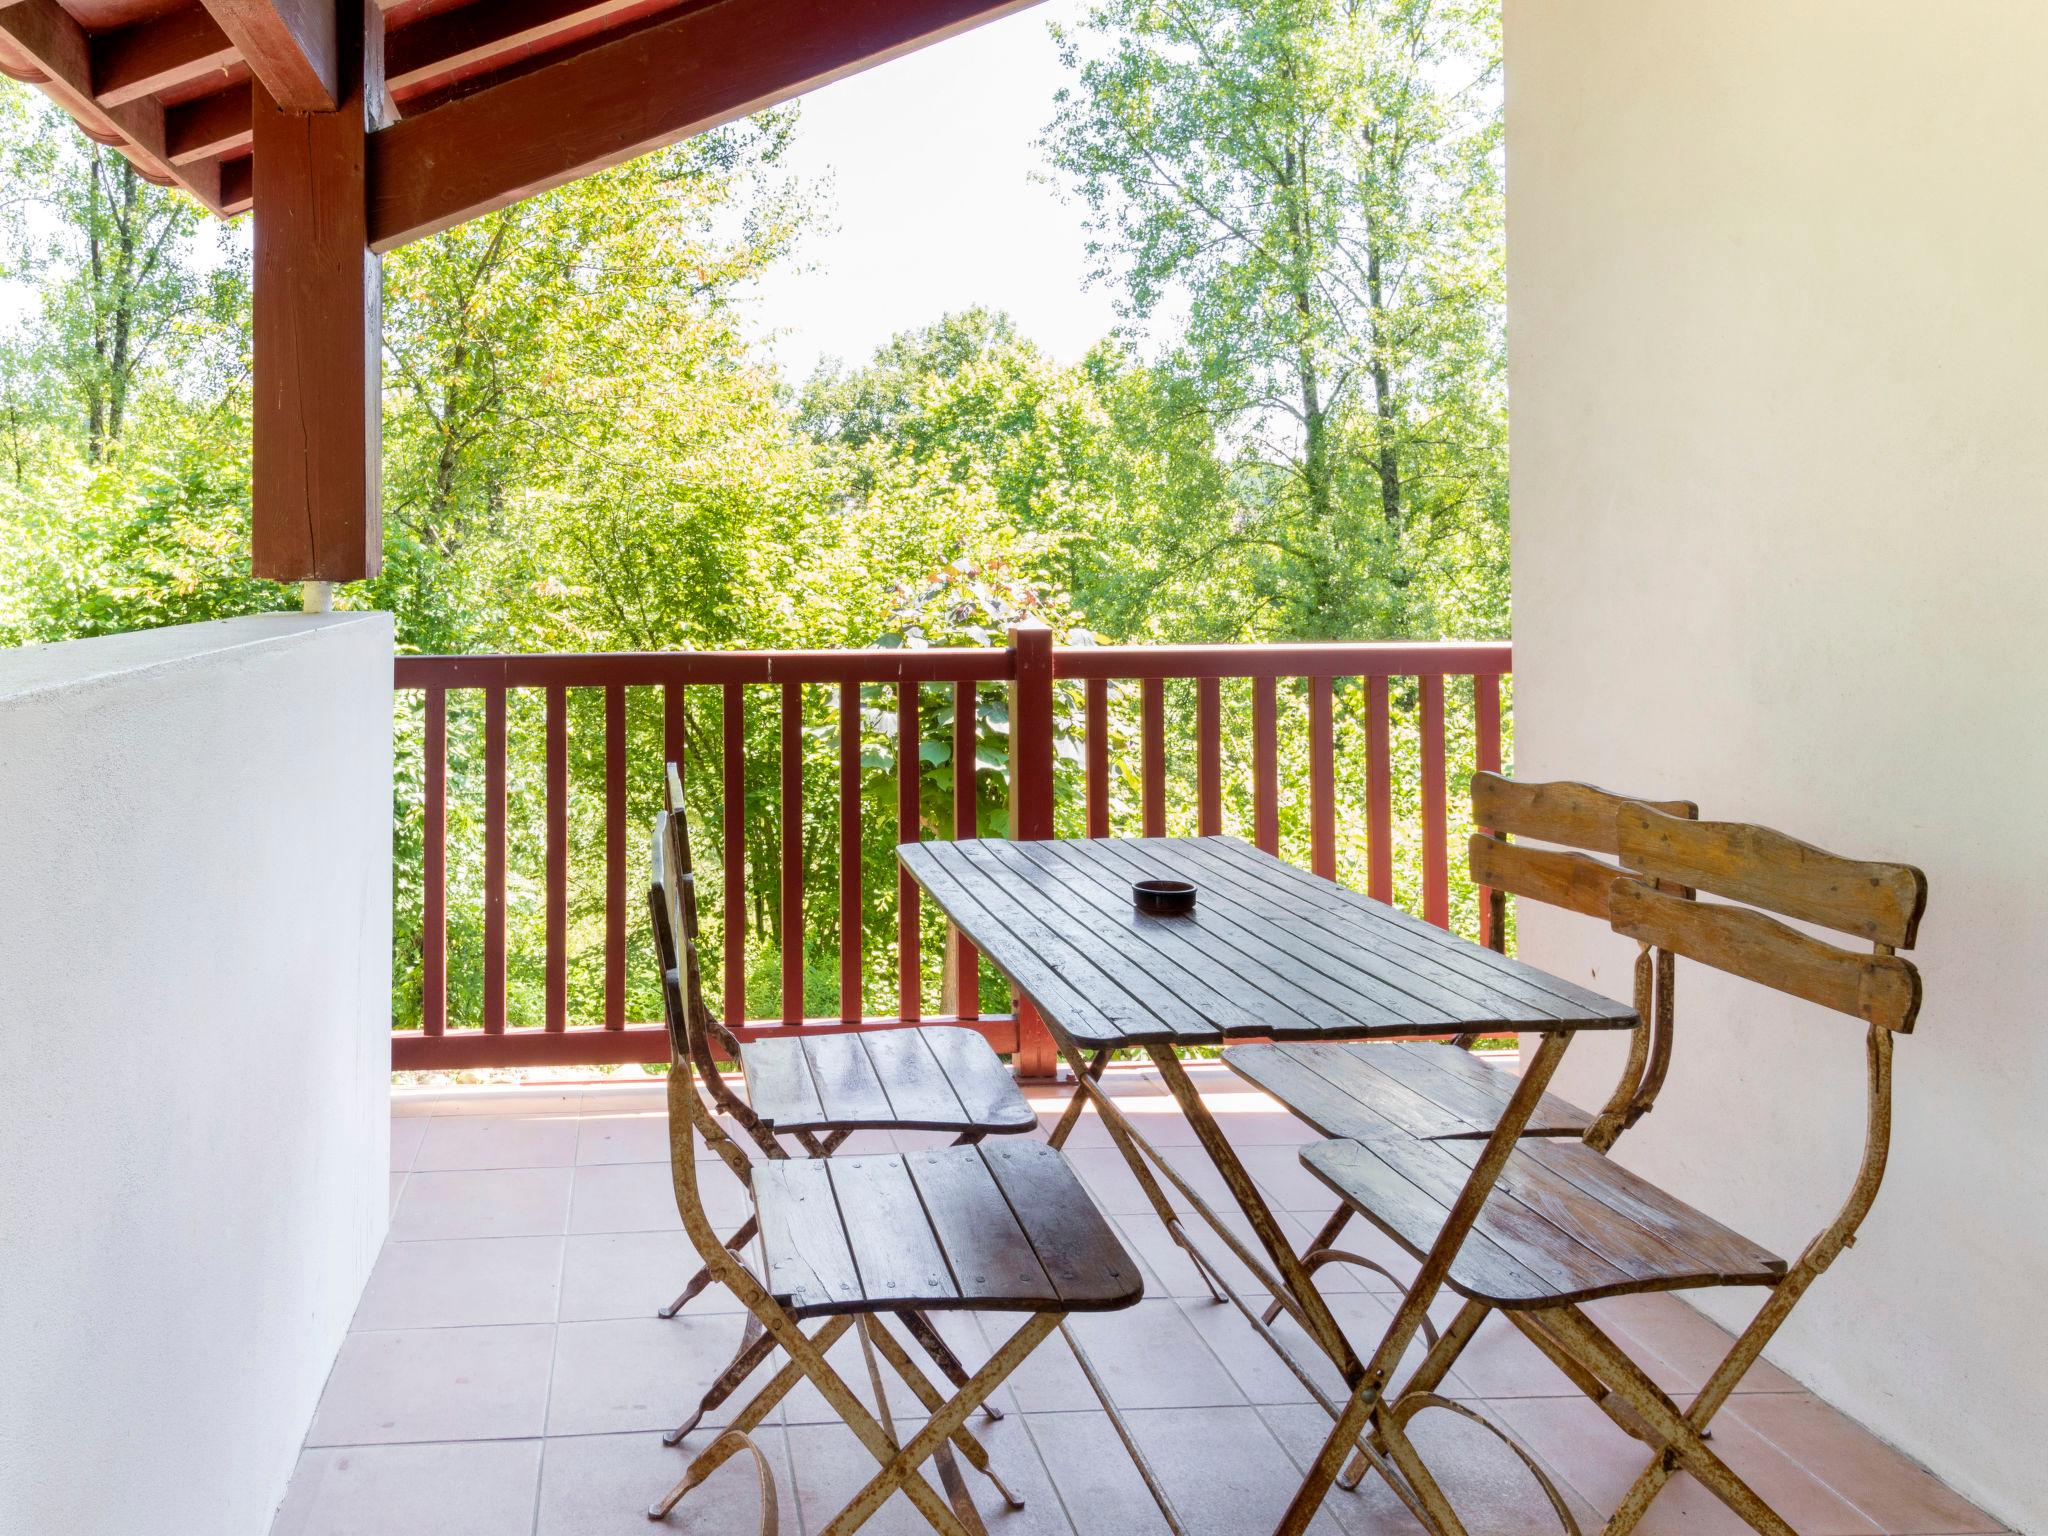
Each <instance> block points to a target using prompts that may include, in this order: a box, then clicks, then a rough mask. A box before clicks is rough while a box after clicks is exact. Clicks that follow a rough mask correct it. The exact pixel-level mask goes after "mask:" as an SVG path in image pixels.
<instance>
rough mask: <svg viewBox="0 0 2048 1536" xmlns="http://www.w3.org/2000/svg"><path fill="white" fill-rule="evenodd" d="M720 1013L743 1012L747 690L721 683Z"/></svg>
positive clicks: (735, 1019) (739, 1016)
mask: <svg viewBox="0 0 2048 1536" xmlns="http://www.w3.org/2000/svg"><path fill="white" fill-rule="evenodd" d="M722 736H723V745H724V752H723V756H724V759H725V907H724V911H723V913H722V914H721V915H722V916H723V918H724V921H725V995H724V997H723V998H722V999H721V1002H722V1005H723V1007H724V1009H725V1017H726V1018H727V1020H729V1021H730V1022H732V1023H739V1022H741V1021H743V1020H744V1019H745V1018H746V1016H747V692H746V685H745V684H744V683H727V684H726V685H725V720H724V731H723V732H722Z"/></svg>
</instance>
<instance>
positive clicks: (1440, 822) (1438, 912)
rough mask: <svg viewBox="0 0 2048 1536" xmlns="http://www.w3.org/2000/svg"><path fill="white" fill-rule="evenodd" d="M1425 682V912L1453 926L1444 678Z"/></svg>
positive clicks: (1441, 924) (1431, 676)
mask: <svg viewBox="0 0 2048 1536" xmlns="http://www.w3.org/2000/svg"><path fill="white" fill-rule="evenodd" d="M1421 684H1422V709H1421V712H1420V714H1421V728H1422V916H1423V918H1424V920H1425V921H1428V922H1432V923H1435V924H1436V925H1437V927H1439V928H1448V927H1450V926H1451V888H1450V868H1449V865H1448V864H1447V863H1446V862H1445V859H1446V852H1445V847H1444V812H1445V806H1444V680H1443V677H1442V676H1441V675H1440V674H1426V675H1425V676H1423V677H1422V679H1421Z"/></svg>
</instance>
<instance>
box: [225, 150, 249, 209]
mask: <svg viewBox="0 0 2048 1536" xmlns="http://www.w3.org/2000/svg"><path fill="white" fill-rule="evenodd" d="M255 171H256V165H255V161H254V159H253V158H252V157H250V156H248V155H244V156H242V158H241V159H239V160H223V161H222V162H221V163H220V206H221V211H222V212H224V213H247V212H248V211H249V210H250V208H251V207H253V206H254V205H255V202H256V175H255Z"/></svg>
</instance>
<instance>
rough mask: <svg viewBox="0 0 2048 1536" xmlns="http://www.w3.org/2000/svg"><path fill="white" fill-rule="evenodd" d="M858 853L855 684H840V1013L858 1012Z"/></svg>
mask: <svg viewBox="0 0 2048 1536" xmlns="http://www.w3.org/2000/svg"><path fill="white" fill-rule="evenodd" d="M860 864H861V858H860V684H859V683H856V682H854V681H852V680H851V679H848V680H846V681H843V682H841V683H840V685H839V1017H840V1020H841V1022H843V1023H852V1022H854V1021H855V1020H857V1019H859V1018H860V1016H861V1013H862V1011H863V1010H862V1008H861V995H860V961H861V954H860V950H861V921H860V906H861V867H860Z"/></svg>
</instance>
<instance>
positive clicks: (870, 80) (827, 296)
mask: <svg viewBox="0 0 2048 1536" xmlns="http://www.w3.org/2000/svg"><path fill="white" fill-rule="evenodd" d="M1081 10H1082V5H1081V4H1080V3H1079V0H1051V3H1050V4H1046V5H1038V6H1033V7H1031V8H1029V9H1027V10H1024V11H1021V12H1019V13H1018V14H1016V15H1014V16H1009V17H1006V18H1004V19H1003V20H1001V21H997V22H993V23H991V24H989V25H988V26H985V27H979V28H977V29H975V30H974V31H972V32H968V33H965V34H963V35H961V36H959V37H955V38H951V39H949V40H947V41H946V42H943V43H938V44H936V45H934V46H933V47H930V48H926V49H922V50H920V51H919V52H916V53H912V54H909V55H906V56H905V57H903V58H900V59H897V60H895V61H894V62H893V63H889V64H884V65H882V66H880V67H879V68H876V69H871V70H868V71H866V72H865V73H863V74H858V75H855V76H853V77H852V78H850V79H846V80H841V81H839V82H837V83H836V84H833V85H829V86H826V87H825V88H824V89H823V90H820V91H817V92H814V93H813V94H811V95H809V96H807V97H805V98H804V101H803V113H802V117H801V120H800V121H801V127H800V128H799V130H798V135H797V139H796V143H795V144H794V146H793V148H792V155H793V166H794V169H795V170H796V171H797V172H798V173H799V174H800V175H803V176H805V177H807V178H813V179H815V178H818V177H822V176H826V175H829V176H830V177H831V180H832V203H833V206H834V209H835V213H836V217H835V219H834V220H833V224H834V226H835V227H834V228H832V230H831V232H830V233H824V234H818V235H814V236H812V237H811V238H810V240H809V241H808V242H807V244H806V247H805V249H804V252H803V259H802V261H801V263H800V265H802V266H804V267H807V268H808V269H809V270H805V271H785V272H782V273H779V274H777V275H776V276H774V277H773V278H771V279H770V280H769V281H768V282H767V283H766V284H764V291H763V293H762V296H761V298H760V300H759V302H758V303H757V304H756V306H755V314H756V321H757V324H758V325H759V327H760V328H761V329H762V330H763V331H764V332H767V331H772V330H780V331H782V332H784V334H782V335H780V336H779V337H776V338H775V340H774V343H773V345H774V350H775V355H776V357H777V359H778V360H779V361H780V362H781V364H782V366H783V369H784V371H785V373H786V375H787V376H788V377H789V378H790V379H791V380H792V381H796V382H801V381H802V380H803V379H804V378H805V377H807V376H808V375H809V373H810V371H811V369H812V367H813V366H814V365H815V364H816V363H817V361H818V360H819V359H820V358H823V357H833V356H836V357H838V358H840V359H842V360H843V361H846V362H850V363H852V362H860V361H864V360H865V359H866V358H867V356H868V355H869V354H870V353H871V352H873V351H874V349H875V348H876V347H877V346H879V345H880V344H881V343H883V342H885V341H887V340H888V339H889V338H890V337H891V336H892V335H894V334H895V333H896V332H898V331H901V330H908V329H910V328H912V327H915V326H921V325H926V324H928V323H930V322H931V321H933V320H936V319H938V318H939V316H940V315H942V314H944V313H945V312H946V311H948V310H953V309H963V308H965V307H966V306H968V305H970V304H976V303H979V304H986V305H988V306H989V307H990V308H995V309H1007V310H1008V311H1009V312H1010V313H1011V314H1012V315H1014V316H1015V317H1016V319H1017V323H1018V325H1019V327H1020V328H1021V329H1022V330H1023V332H1024V334H1025V335H1026V336H1029V337H1031V338H1032V339H1033V340H1034V341H1036V342H1038V343H1039V345H1041V346H1042V347H1044V348H1045V349H1046V350H1047V351H1048V352H1050V353H1051V354H1052V355H1053V356H1054V357H1055V358H1058V359H1059V360H1061V361H1071V360H1073V359H1075V358H1078V357H1079V356H1080V355H1081V354H1082V353H1083V352H1085V351H1086V350H1087V349H1088V348H1089V347H1090V346H1092V345H1094V343H1095V342H1097V341H1099V340H1101V339H1102V337H1103V336H1104V335H1106V334H1107V333H1108V332H1109V331H1110V329H1111V328H1112V327H1113V326H1114V325H1115V323H1116V314H1115V311H1114V309H1113V308H1112V305H1111V302H1110V294H1109V291H1108V290H1107V289H1106V288H1102V287H1096V288H1084V287H1083V286H1082V285H1083V280H1084V278H1085V277H1086V275H1087V272H1088V256H1087V250H1086V238H1087V237H1086V235H1085V234H1084V232H1083V230H1082V228H1081V207H1080V204H1079V202H1078V201H1077V200H1071V199H1069V200H1065V201H1063V200H1062V197H1063V189H1062V188H1061V187H1060V186H1059V185H1058V184H1057V183H1055V182H1053V181H1051V180H1049V179H1048V177H1047V175H1046V172H1045V169H1044V156H1043V155H1042V153H1041V152H1040V150H1039V149H1038V142H1037V141H1038V137H1039V135H1040V134H1041V133H1042V132H1043V131H1044V129H1045V126H1046V124H1047V123H1048V122H1049V121H1050V120H1051V118H1052V110H1053V93H1054V92H1055V91H1056V90H1058V89H1059V87H1060V85H1061V84H1062V83H1063V82H1064V80H1065V72H1064V71H1063V70H1062V69H1061V68H1060V61H1059V55H1058V53H1057V51H1056V50H1055V49H1054V47H1053V43H1052V39H1051V38H1050V37H1049V36H1048V35H1047V31H1046V27H1047V23H1048V22H1051V21H1054V20H1061V21H1066V20H1072V19H1074V18H1076V17H1078V15H1079V14H1080V12H1081Z"/></svg>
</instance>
